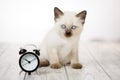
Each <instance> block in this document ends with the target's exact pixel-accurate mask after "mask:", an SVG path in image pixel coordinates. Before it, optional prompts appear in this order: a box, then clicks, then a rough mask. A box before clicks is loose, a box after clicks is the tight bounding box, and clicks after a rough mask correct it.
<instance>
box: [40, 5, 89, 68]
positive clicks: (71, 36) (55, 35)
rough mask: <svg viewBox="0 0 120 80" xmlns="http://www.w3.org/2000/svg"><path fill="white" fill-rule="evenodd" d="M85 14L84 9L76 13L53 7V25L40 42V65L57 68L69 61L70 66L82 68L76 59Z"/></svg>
mask: <svg viewBox="0 0 120 80" xmlns="http://www.w3.org/2000/svg"><path fill="white" fill-rule="evenodd" d="M86 14H87V12H86V11H82V12H80V13H78V14H76V13H74V12H62V11H61V10H60V9H58V8H57V7H55V8H54V19H55V25H54V27H53V29H52V30H51V31H50V32H49V33H48V34H47V36H46V37H45V39H44V40H43V42H42V45H41V48H40V51H41V56H40V66H48V65H49V64H50V66H51V68H55V69H57V68H60V67H61V66H62V65H65V64H67V63H70V64H71V67H72V68H75V69H79V68H82V65H81V64H80V63H79V60H78V43H79V38H80V34H81V32H82V29H83V24H84V22H85V18H86Z"/></svg>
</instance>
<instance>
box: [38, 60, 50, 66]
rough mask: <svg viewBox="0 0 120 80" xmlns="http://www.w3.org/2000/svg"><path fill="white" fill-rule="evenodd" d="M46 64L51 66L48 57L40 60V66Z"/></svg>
mask: <svg viewBox="0 0 120 80" xmlns="http://www.w3.org/2000/svg"><path fill="white" fill-rule="evenodd" d="M45 66H49V61H48V60H46V59H44V60H40V67H45Z"/></svg>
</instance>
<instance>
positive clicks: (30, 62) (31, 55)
mask: <svg viewBox="0 0 120 80" xmlns="http://www.w3.org/2000/svg"><path fill="white" fill-rule="evenodd" d="M28 46H33V47H35V48H36V46H35V45H27V47H28ZM19 54H20V55H21V56H20V58H19V66H20V68H21V69H22V71H24V72H27V73H28V74H29V75H31V72H34V71H36V70H37V68H38V67H39V64H40V60H39V57H38V56H39V55H40V50H38V49H37V48H36V49H33V51H27V49H25V48H22V49H20V51H19Z"/></svg>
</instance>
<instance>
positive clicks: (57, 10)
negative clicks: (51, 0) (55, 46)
mask: <svg viewBox="0 0 120 80" xmlns="http://www.w3.org/2000/svg"><path fill="white" fill-rule="evenodd" d="M62 15H64V13H63V12H62V11H61V10H60V9H59V8H57V7H55V8H54V20H55V21H56V19H57V18H59V17H60V16H62Z"/></svg>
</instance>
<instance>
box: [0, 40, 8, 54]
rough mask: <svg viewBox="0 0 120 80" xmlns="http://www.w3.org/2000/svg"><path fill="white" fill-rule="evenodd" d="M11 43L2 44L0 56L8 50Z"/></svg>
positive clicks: (0, 45) (0, 44)
mask: <svg viewBox="0 0 120 80" xmlns="http://www.w3.org/2000/svg"><path fill="white" fill-rule="evenodd" d="M8 47H9V43H2V42H0V56H1V55H2V54H3V53H4V52H5V51H6V50H7V48H8Z"/></svg>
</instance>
